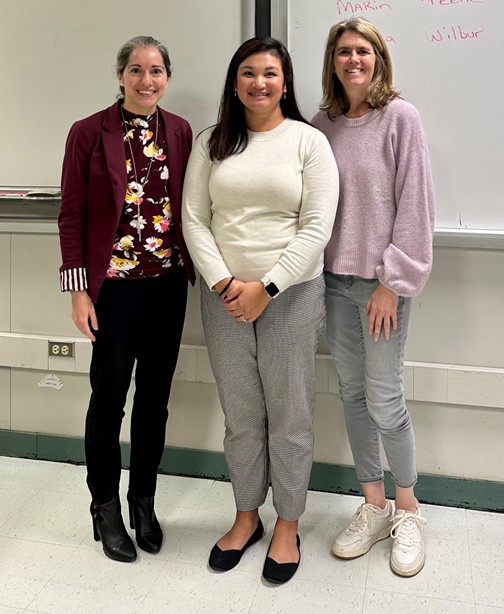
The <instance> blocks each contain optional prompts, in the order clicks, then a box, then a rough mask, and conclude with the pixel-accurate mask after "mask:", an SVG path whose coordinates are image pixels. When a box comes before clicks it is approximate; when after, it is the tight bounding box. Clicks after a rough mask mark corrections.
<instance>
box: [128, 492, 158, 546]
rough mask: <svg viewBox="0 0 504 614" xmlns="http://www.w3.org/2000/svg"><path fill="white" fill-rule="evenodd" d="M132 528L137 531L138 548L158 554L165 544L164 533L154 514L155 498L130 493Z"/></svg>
mask: <svg viewBox="0 0 504 614" xmlns="http://www.w3.org/2000/svg"><path fill="white" fill-rule="evenodd" d="M128 506H129V516H130V527H131V528H132V529H134V530H135V537H136V542H137V544H138V547H139V548H141V549H142V550H145V552H151V553H152V554H157V553H158V552H159V551H160V550H161V546H162V544H163V531H162V530H161V525H160V524H159V521H158V519H157V518H156V513H155V512H154V497H136V496H135V495H132V494H131V493H128Z"/></svg>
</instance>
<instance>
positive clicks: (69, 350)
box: [49, 341, 74, 358]
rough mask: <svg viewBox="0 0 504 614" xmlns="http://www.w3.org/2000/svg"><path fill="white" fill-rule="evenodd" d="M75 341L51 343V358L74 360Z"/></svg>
mask: <svg viewBox="0 0 504 614" xmlns="http://www.w3.org/2000/svg"><path fill="white" fill-rule="evenodd" d="M73 357H74V342H73V341H49V358H73Z"/></svg>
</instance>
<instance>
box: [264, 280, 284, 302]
mask: <svg viewBox="0 0 504 614" xmlns="http://www.w3.org/2000/svg"><path fill="white" fill-rule="evenodd" d="M261 282H262V285H263V286H264V291H265V292H266V294H267V295H268V296H269V297H270V298H276V297H277V296H278V295H279V294H280V290H279V289H278V288H277V287H276V286H275V284H274V283H273V282H272V281H271V279H270V278H269V277H266V276H264V277H263V278H262V279H261Z"/></svg>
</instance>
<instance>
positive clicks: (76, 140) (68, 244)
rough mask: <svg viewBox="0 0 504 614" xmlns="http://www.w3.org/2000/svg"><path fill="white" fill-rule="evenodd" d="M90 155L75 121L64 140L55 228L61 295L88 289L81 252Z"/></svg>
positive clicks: (86, 137) (84, 134) (85, 135)
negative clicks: (57, 229) (59, 205)
mask: <svg viewBox="0 0 504 614" xmlns="http://www.w3.org/2000/svg"><path fill="white" fill-rule="evenodd" d="M90 152H91V145H90V138H89V134H88V132H87V131H86V130H84V129H83V127H82V125H81V124H80V123H79V122H77V123H75V124H74V125H73V126H72V128H71V129H70V132H69V135H68V138H67V142H66V146H65V155H64V158H63V169H62V178H61V209H60V214H59V217H58V227H59V239H60V248H61V255H62V260H63V263H62V265H61V267H60V270H59V272H60V288H61V290H62V291H63V292H64V291H66V290H86V289H87V287H88V283H87V272H86V262H85V251H84V250H85V232H86V206H87V189H88V187H87V186H88V174H89V158H90Z"/></svg>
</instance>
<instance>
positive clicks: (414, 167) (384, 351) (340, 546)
mask: <svg viewBox="0 0 504 614" xmlns="http://www.w3.org/2000/svg"><path fill="white" fill-rule="evenodd" d="M324 57H325V60H324V69H323V95H324V97H323V101H322V104H321V107H320V108H321V111H320V112H319V113H318V114H317V115H316V116H315V118H314V120H313V124H314V125H315V126H316V127H318V128H319V129H320V130H321V131H322V132H324V133H325V134H326V136H327V138H328V139H329V142H330V143H331V146H332V148H333V152H334V156H335V158H336V162H337V165H338V168H339V173H340V197H339V204H338V211H337V216H336V221H335V224H334V229H333V233H332V237H331V239H330V241H329V244H328V246H327V248H326V252H325V271H326V299H327V338H328V342H329V345H330V349H331V353H332V355H333V358H334V361H335V363H336V367H337V369H338V374H339V382H340V390H341V398H342V401H343V406H344V411H345V420H346V425H347V431H348V436H349V439H350V444H351V448H352V453H353V457H354V463H355V467H356V471H357V476H358V479H359V481H360V483H361V484H362V489H363V492H364V498H365V503H364V504H363V505H361V506H360V507H359V509H358V510H357V512H356V513H355V515H354V517H353V518H352V520H351V521H350V523H349V525H348V526H347V527H346V528H345V529H344V530H342V531H341V532H340V533H339V534H338V535H337V536H336V539H335V541H334V543H333V546H332V552H333V554H334V555H335V556H337V557H340V558H344V559H349V558H355V557H357V556H361V555H363V554H365V553H366V552H368V550H369V549H370V548H371V546H372V545H373V544H374V543H376V542H377V541H379V540H381V539H385V538H387V537H389V535H391V536H392V537H393V538H394V539H393V546H392V551H391V558H390V565H391V568H392V570H393V571H394V572H396V573H397V574H399V575H401V576H413V575H415V574H416V573H418V572H419V571H420V570H421V569H422V567H423V565H424V563H425V548H424V537H423V529H424V525H425V520H424V519H423V518H422V516H421V514H420V508H419V505H418V501H417V499H416V498H415V495H414V485H415V483H416V481H417V472H416V461H415V440H414V435H413V428H412V425H411V419H410V415H409V413H408V410H407V408H406V404H405V401H404V394H403V367H404V348H405V343H406V337H407V333H408V324H409V319H410V312H411V297H413V296H416V295H417V294H419V293H420V291H421V290H422V288H423V287H424V285H425V283H426V281H427V279H428V277H429V273H430V270H431V266H432V234H433V227H434V196H433V188H432V179H431V171H430V162H429V154H428V151H427V145H426V142H425V137H424V133H423V129H422V125H421V122H420V118H419V116H418V112H417V111H416V109H415V108H414V107H413V106H412V105H411V104H409V103H407V102H405V101H404V100H402V99H401V98H400V97H399V94H398V92H397V90H396V89H395V88H394V87H393V85H392V64H391V59H390V55H389V51H388V49H387V46H386V44H385V41H384V40H383V37H382V36H381V34H380V33H379V32H378V31H377V29H376V28H375V27H374V26H373V25H372V24H371V23H369V22H368V21H367V20H365V19H363V18H359V17H353V18H351V19H349V20H347V21H344V22H341V23H338V24H336V25H335V26H333V27H332V28H331V30H330V32H329V37H328V40H327V47H326V53H325V56H324ZM380 441H381V442H382V443H383V448H384V451H385V454H386V457H387V461H388V464H389V466H390V471H391V473H392V477H393V480H394V484H395V509H394V507H393V506H392V503H391V502H390V501H387V499H386V497H385V488H384V481H383V478H384V474H383V467H382V463H381V459H380Z"/></svg>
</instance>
